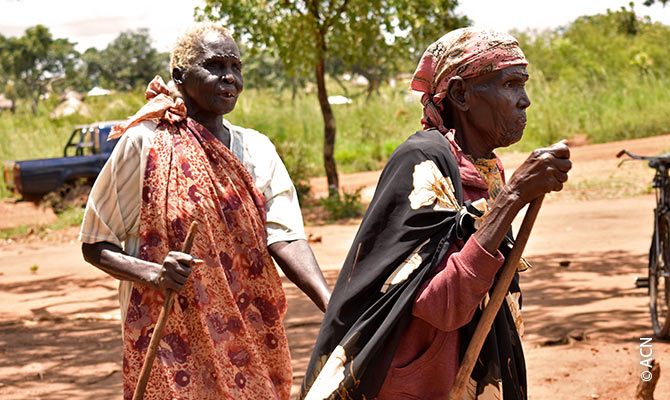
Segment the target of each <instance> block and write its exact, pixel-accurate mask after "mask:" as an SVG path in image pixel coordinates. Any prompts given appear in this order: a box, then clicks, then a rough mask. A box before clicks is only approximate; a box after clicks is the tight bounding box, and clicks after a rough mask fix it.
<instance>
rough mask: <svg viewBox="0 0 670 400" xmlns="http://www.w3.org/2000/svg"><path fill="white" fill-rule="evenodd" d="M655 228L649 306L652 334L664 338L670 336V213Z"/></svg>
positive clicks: (651, 253)
mask: <svg viewBox="0 0 670 400" xmlns="http://www.w3.org/2000/svg"><path fill="white" fill-rule="evenodd" d="M656 229H657V232H658V241H656V238H654V241H653V242H652V246H651V251H650V254H649V297H650V300H651V301H650V303H649V308H650V311H651V324H652V326H653V328H654V334H655V335H656V337H658V338H659V339H664V338H668V337H670V314H669V309H670V307H669V306H670V303H669V301H670V265H669V263H668V261H670V254H668V253H669V252H670V215H668V214H664V215H662V216H661V217H660V218H659V220H658V225H657V227H656ZM656 243H658V248H656Z"/></svg>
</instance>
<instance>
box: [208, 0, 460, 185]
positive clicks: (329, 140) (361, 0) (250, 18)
mask: <svg viewBox="0 0 670 400" xmlns="http://www.w3.org/2000/svg"><path fill="white" fill-rule="evenodd" d="M457 4H458V1H457V0H414V1H410V0H302V1H300V0H282V1H267V0H206V1H205V7H204V8H203V9H200V10H199V11H198V14H199V15H200V17H208V18H209V19H211V20H222V21H223V22H224V23H225V24H226V26H227V27H229V28H232V30H233V31H234V32H235V33H236V34H237V35H238V36H239V37H241V38H242V39H243V40H245V41H249V42H250V43H252V44H253V45H255V46H257V47H259V48H261V49H267V51H272V52H275V53H276V54H277V55H278V56H279V58H280V59H281V60H282V63H283V64H284V66H285V68H286V70H287V72H288V73H289V74H294V75H305V74H313V75H312V76H313V78H314V80H315V81H316V86H317V95H318V99H319V105H320V107H321V113H322V116H323V121H324V144H323V159H324V168H325V171H326V177H327V179H328V185H329V186H330V187H331V188H335V189H337V188H339V179H338V175H337V167H336V164H335V157H334V150H335V137H336V124H335V117H334V115H333V111H332V109H331V107H330V104H329V103H328V90H327V87H326V79H325V74H326V63H327V60H328V59H329V58H339V59H341V60H342V61H343V62H344V63H345V64H346V65H349V66H351V65H354V64H355V63H358V64H360V65H367V66H371V65H374V64H375V63H380V62H383V63H387V64H391V63H393V62H395V60H398V59H403V58H414V57H415V56H416V55H417V54H420V52H421V51H423V50H424V49H425V45H426V44H427V43H429V42H432V41H434V40H435V39H437V38H438V37H439V36H440V35H442V34H444V33H446V32H447V31H449V30H451V29H453V28H455V27H459V26H463V25H464V24H466V23H467V22H468V20H467V18H464V17H457V16H455V15H454V13H453V10H454V8H455V7H456V5H457Z"/></svg>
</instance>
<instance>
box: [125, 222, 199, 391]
mask: <svg viewBox="0 0 670 400" xmlns="http://www.w3.org/2000/svg"><path fill="white" fill-rule="evenodd" d="M197 231H198V223H197V222H196V221H193V222H192V223H191V226H190V227H189V228H188V233H187V234H186V240H185V241H184V244H183V246H182V249H181V252H182V253H186V254H188V253H190V252H191V248H192V247H193V239H194V238H195V233H196V232H197ZM176 294H177V293H176V292H175V291H174V290H170V289H168V290H167V292H166V294H165V303H163V308H162V309H161V313H160V315H159V316H158V321H157V322H156V327H155V328H154V333H153V334H152V335H151V341H150V342H149V348H148V349H147V354H146V355H145V356H144V364H142V370H141V371H140V377H139V379H138V380H137V386H135V393H133V400H142V399H144V391H145V390H146V388H147V383H148V382H149V376H150V375H151V367H152V366H153V365H154V359H155V358H156V352H157V351H158V344H159V343H160V341H161V337H162V336H163V330H165V324H166V323H167V319H168V315H169V314H170V310H172V305H173V304H174V298H175V295H176Z"/></svg>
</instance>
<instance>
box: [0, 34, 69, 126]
mask: <svg viewBox="0 0 670 400" xmlns="http://www.w3.org/2000/svg"><path fill="white" fill-rule="evenodd" d="M77 58H78V53H77V51H76V50H74V43H71V42H70V41H68V40H67V39H53V38H52V37H51V33H50V32H49V29H47V28H46V27H45V26H43V25H36V26H34V27H31V28H28V29H26V31H25V33H24V35H23V36H21V37H18V38H17V37H9V38H5V37H2V38H0V66H1V67H2V71H3V72H2V74H0V75H2V76H0V84H2V87H3V91H7V92H9V93H8V95H9V96H17V97H22V98H25V99H28V100H30V102H31V110H32V112H33V114H37V104H38V102H39V99H40V96H42V95H43V94H45V93H46V92H47V91H48V89H49V87H50V85H51V84H52V83H53V82H54V81H55V80H58V79H62V78H64V77H65V74H66V72H67V71H68V70H70V69H71V68H72V66H73V64H74V63H75V62H76V60H77ZM8 89H11V90H8ZM12 100H16V99H15V98H13V99H12Z"/></svg>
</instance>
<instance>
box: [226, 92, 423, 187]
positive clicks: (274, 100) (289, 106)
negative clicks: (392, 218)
mask: <svg viewBox="0 0 670 400" xmlns="http://www.w3.org/2000/svg"><path fill="white" fill-rule="evenodd" d="M406 86H407V84H406V83H404V86H403V87H406ZM349 90H350V91H353V90H355V89H354V88H353V87H352V88H349ZM334 94H340V93H339V92H335V93H334ZM333 111H334V113H335V117H336V118H337V119H338V121H339V124H338V130H339V137H338V142H337V144H338V146H337V149H336V151H335V159H336V160H337V162H338V163H339V164H340V166H341V169H342V171H343V172H345V173H351V172H356V171H367V170H376V169H379V168H381V167H382V166H383V165H384V162H385V161H386V159H387V158H388V157H389V155H390V154H391V153H392V152H393V150H395V148H396V146H397V145H399V144H400V143H402V142H403V141H404V140H405V139H406V138H407V137H408V136H409V135H410V134H412V133H414V132H415V131H417V130H418V129H421V126H420V124H419V120H420V119H421V104H420V103H419V101H418V99H416V98H413V97H411V96H409V95H408V94H407V93H406V92H403V93H401V91H400V90H399V89H392V88H390V87H388V86H383V87H382V88H381V89H380V93H379V95H375V96H373V97H371V98H370V99H368V100H366V99H365V98H363V97H360V96H357V97H354V98H353V102H352V103H351V104H342V105H338V106H334V110H333ZM225 118H226V119H229V120H230V121H231V122H233V123H234V124H236V125H240V126H244V127H247V128H253V129H256V130H258V131H259V132H261V133H263V134H265V135H267V136H268V137H269V138H270V140H272V142H273V143H274V144H275V146H276V147H277V152H278V153H279V155H280V156H281V158H282V160H284V164H285V165H286V167H287V168H288V170H289V174H290V175H291V177H292V178H293V181H294V182H297V181H301V180H305V179H306V178H308V177H312V176H319V175H321V176H322V175H324V170H323V163H322V162H321V156H320V149H321V148H322V146H323V134H322V132H323V131H322V127H321V126H322V123H323V120H322V119H321V115H320V113H319V104H318V102H317V100H316V99H315V98H314V97H313V96H308V95H299V96H297V97H296V98H295V100H294V101H291V93H290V92H289V91H286V90H285V91H275V90H267V89H266V90H257V89H250V90H245V91H244V93H243V94H242V96H240V99H239V100H238V102H237V105H236V106H235V109H234V110H233V112H232V113H230V114H229V115H226V116H225Z"/></svg>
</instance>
